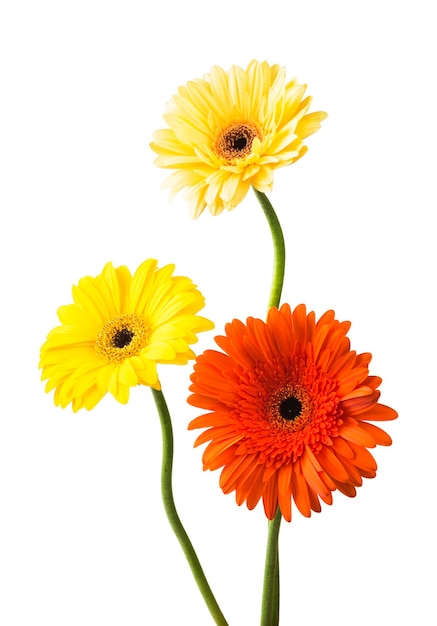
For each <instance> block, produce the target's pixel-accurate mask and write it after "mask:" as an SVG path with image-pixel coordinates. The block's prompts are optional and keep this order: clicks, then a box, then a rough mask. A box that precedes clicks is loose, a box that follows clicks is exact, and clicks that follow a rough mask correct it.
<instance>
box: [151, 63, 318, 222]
mask: <svg viewBox="0 0 437 626" xmlns="http://www.w3.org/2000/svg"><path fill="white" fill-rule="evenodd" d="M305 89H306V85H299V84H298V82H297V80H296V79H295V78H294V79H293V80H291V81H289V82H286V77H285V69H284V68H281V67H279V65H272V66H270V65H269V64H268V63H266V62H265V61H264V62H263V63H260V62H259V61H251V62H250V63H249V65H248V67H247V69H246V70H244V69H242V68H241V67H238V66H237V65H233V66H232V67H231V69H230V71H229V72H225V71H224V70H223V69H222V68H221V67H218V66H214V67H213V68H212V69H211V71H210V73H209V74H208V75H207V76H206V77H205V78H204V79H198V80H193V81H190V82H188V83H187V85H186V86H185V87H179V89H178V94H177V95H175V96H173V98H172V99H171V100H170V102H169V103H168V105H167V113H166V114H165V115H164V119H165V121H166V122H167V124H168V126H169V128H166V129H162V130H158V131H157V132H155V133H154V135H153V138H154V141H153V142H152V143H151V147H152V149H153V150H154V151H155V152H156V153H157V154H158V155H159V156H158V158H157V159H156V161H155V163H156V165H158V166H159V167H165V168H168V169H174V170H176V171H175V172H174V173H173V174H172V175H170V176H169V177H168V178H167V179H166V181H165V185H166V186H167V187H170V188H171V189H172V192H173V194H175V193H177V192H178V191H180V190H181V189H184V188H186V198H187V200H188V201H189V206H190V212H191V215H192V216H193V217H194V218H197V217H198V216H199V215H200V214H201V213H202V211H203V210H204V209H205V207H206V206H207V207H208V208H209V210H210V212H211V213H212V214H213V215H218V214H219V213H221V212H222V211H223V209H228V210H231V209H233V208H235V207H236V206H237V204H239V203H240V202H241V201H242V200H243V198H244V197H245V195H246V193H247V191H248V189H249V187H250V185H251V184H252V185H253V186H254V187H255V189H258V191H261V192H263V193H266V192H268V191H271V189H272V185H273V170H274V169H276V168H278V167H283V166H284V165H289V164H290V163H294V162H295V161H297V160H298V159H299V158H300V157H302V156H303V155H304V154H305V152H306V151H307V147H306V146H305V145H304V144H303V140H304V139H305V138H306V137H308V136H309V135H311V134H312V133H314V132H315V131H316V130H318V129H319V128H320V122H321V121H322V120H324V119H325V117H326V113H323V112H321V111H318V112H316V113H308V109H309V107H310V104H311V98H310V97H309V96H307V97H304V94H305Z"/></svg>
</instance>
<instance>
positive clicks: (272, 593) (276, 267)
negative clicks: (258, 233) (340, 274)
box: [253, 187, 285, 626]
mask: <svg viewBox="0 0 437 626" xmlns="http://www.w3.org/2000/svg"><path fill="white" fill-rule="evenodd" d="M253 190H254V192H255V195H256V197H257V199H258V202H259V203H260V205H261V208H262V210H263V211H264V215H265V216H266V218H267V222H268V224H269V227H270V232H271V233H272V239H273V276H272V286H271V288H270V296H269V303H268V309H270V308H271V307H272V306H274V307H278V308H279V303H280V301H281V294H282V287H283V284H284V275H285V242H284V235H283V234H282V228H281V224H280V223H279V220H278V218H277V215H276V213H275V210H274V209H273V206H272V204H271V202H270V200H269V199H268V198H267V196H266V195H265V194H264V193H262V192H261V191H258V190H257V189H255V187H253ZM268 309H267V310H268ZM281 519H282V514H281V511H280V509H279V507H278V510H277V511H276V515H275V518H274V519H273V520H271V521H269V529H268V538H267V550H266V562H265V567H264V587H263V599H262V609H261V626H278V624H279V548H278V539H279V528H280V526H281Z"/></svg>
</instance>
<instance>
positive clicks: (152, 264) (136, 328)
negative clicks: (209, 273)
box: [40, 259, 214, 411]
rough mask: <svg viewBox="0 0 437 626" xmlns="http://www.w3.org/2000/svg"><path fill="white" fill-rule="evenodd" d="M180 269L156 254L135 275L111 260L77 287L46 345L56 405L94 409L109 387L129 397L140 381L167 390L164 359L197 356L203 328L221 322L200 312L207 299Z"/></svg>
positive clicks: (45, 363)
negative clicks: (160, 367) (161, 368)
mask: <svg viewBox="0 0 437 626" xmlns="http://www.w3.org/2000/svg"><path fill="white" fill-rule="evenodd" d="M173 271H174V265H166V266H165V267H162V268H161V269H157V261H155V260H154V259H149V260H147V261H144V263H142V264H141V265H140V267H139V268H138V269H137V271H136V272H135V274H134V275H133V276H132V275H131V273H130V272H129V270H128V268H127V267H124V266H122V267H117V268H114V267H113V265H112V263H108V264H107V265H105V267H104V268H103V271H102V274H100V275H99V276H97V277H95V278H93V277H90V276H87V277H85V278H82V279H81V280H80V281H79V284H78V285H77V286H74V287H73V300H74V304H69V305H67V306H62V307H60V308H59V310H58V317H59V320H60V322H61V326H57V327H56V328H54V329H53V330H52V331H51V332H50V333H49V335H48V337H47V341H46V342H45V344H44V345H43V346H42V348H41V360H40V367H41V368H42V377H41V378H42V380H46V379H48V382H47V385H46V391H47V392H48V391H51V390H52V389H55V396H54V400H55V404H56V405H61V406H62V407H66V406H67V405H68V404H69V403H70V402H71V403H72V406H73V410H74V411H77V410H78V409H81V408H82V407H85V408H86V409H92V408H93V407H94V406H95V405H96V404H97V403H98V402H99V401H100V400H101V399H102V398H103V396H104V395H105V394H106V393H107V392H108V391H109V392H110V393H111V394H112V395H113V396H114V398H116V399H117V400H118V401H119V402H122V403H123V404H125V403H126V402H127V401H128V399H129V388H130V387H132V386H134V385H148V386H150V387H153V388H154V389H160V383H159V379H158V374H157V368H156V364H157V363H176V364H184V363H187V361H188V360H189V359H193V358H194V357H195V355H194V353H193V352H192V350H191V349H190V347H189V346H190V344H192V343H195V342H196V341H197V336H196V333H198V332H200V331H204V330H210V329H211V328H213V327H214V325H213V324H212V322H210V321H209V320H207V319H205V318H203V317H199V316H198V315H196V313H197V312H198V311H199V310H200V309H201V308H202V307H203V306H204V298H203V296H202V294H201V293H200V292H199V291H198V290H197V289H196V286H195V285H193V283H192V281H191V280H190V279H189V278H185V277H183V276H173Z"/></svg>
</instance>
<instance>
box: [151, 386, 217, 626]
mask: <svg viewBox="0 0 437 626" xmlns="http://www.w3.org/2000/svg"><path fill="white" fill-rule="evenodd" d="M152 394H153V398H154V400H155V404H156V408H157V409H158V414H159V419H160V421H161V430H162V466H161V493H162V501H163V503H164V509H165V512H166V514H167V518H168V521H169V522H170V526H171V527H172V529H173V532H174V534H175V535H176V537H177V539H178V541H179V543H180V545H181V547H182V550H183V552H184V554H185V558H186V559H187V561H188V564H189V566H190V568H191V572H192V574H193V576H194V579H195V581H196V583H197V586H198V588H199V591H200V593H201V594H202V596H203V599H204V600H205V603H206V605H207V607H208V609H209V612H210V613H211V616H212V618H213V619H214V621H215V623H216V624H218V625H219V626H228V623H227V621H226V620H225V618H224V616H223V613H222V612H221V610H220V607H219V605H218V604H217V601H216V599H215V597H214V595H213V593H212V591H211V588H210V586H209V584H208V581H207V580H206V577H205V574H204V573H203V569H202V566H201V565H200V562H199V559H198V558H197V554H196V552H195V550H194V548H193V544H192V543H191V541H190V538H189V537H188V535H187V533H186V531H185V528H184V527H183V525H182V522H181V520H180V518H179V515H178V512H177V510H176V506H175V503H174V498H173V488H172V470H173V428H172V424H171V418H170V413H169V410H168V407H167V403H166V401H165V398H164V395H163V393H162V391H157V390H156V389H152Z"/></svg>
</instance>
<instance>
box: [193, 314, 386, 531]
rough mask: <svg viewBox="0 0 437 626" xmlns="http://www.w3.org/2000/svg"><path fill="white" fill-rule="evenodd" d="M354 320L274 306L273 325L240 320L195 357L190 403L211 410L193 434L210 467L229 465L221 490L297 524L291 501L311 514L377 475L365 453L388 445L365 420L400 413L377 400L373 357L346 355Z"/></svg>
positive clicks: (352, 493)
mask: <svg viewBox="0 0 437 626" xmlns="http://www.w3.org/2000/svg"><path fill="white" fill-rule="evenodd" d="M349 328H350V323H349V322H341V323H340V322H338V321H337V320H336V319H335V317H334V312H333V311H328V312H327V313H325V314H324V315H323V316H322V317H321V318H320V319H319V320H318V321H316V320H315V315H314V313H313V312H311V313H308V314H307V312H306V309H305V306H304V305H300V306H298V307H297V308H296V309H295V310H294V311H291V309H290V306H289V305H288V304H284V305H283V306H282V307H281V308H280V309H279V310H278V309H276V308H272V309H270V311H269V313H268V317H267V322H266V323H265V322H263V321H262V320H260V319H254V318H248V320H247V324H246V325H245V324H243V323H242V322H240V321H239V320H234V321H233V322H232V323H231V324H228V325H227V326H226V335H225V336H221V337H217V338H216V342H217V344H218V345H219V347H220V348H222V350H223V351H224V353H223V352H218V351H216V350H207V351H206V352H204V354H202V355H201V356H199V357H198V358H197V360H196V364H195V367H194V373H193V374H192V377H191V379H192V383H193V384H192V385H191V387H190V389H191V391H192V392H193V395H191V396H190V397H189V400H188V401H189V403H190V404H192V405H193V406H196V407H200V408H202V409H207V410H208V411H209V412H208V413H206V414H204V415H201V416H200V417H197V418H196V419H194V420H193V421H192V422H191V423H190V425H189V428H190V429H195V428H207V430H206V431H204V432H203V433H202V434H201V435H200V436H199V437H198V438H197V440H196V444H195V445H199V444H203V443H206V442H209V443H208V445H207V447H206V449H205V451H204V454H203V465H204V469H210V470H215V469H218V468H220V467H223V470H222V472H221V476H220V486H221V488H222V490H223V491H224V493H230V492H231V491H235V492H236V500H237V503H238V504H239V505H240V504H242V503H243V502H244V501H246V503H247V506H248V508H249V509H253V508H254V507H255V506H256V504H257V503H258V501H259V500H260V499H261V498H262V500H263V504H264V510H265V513H266V515H267V517H268V518H269V519H273V517H274V516H275V513H276V510H277V508H278V506H279V507H280V509H281V512H282V515H283V517H284V518H285V519H286V520H287V521H291V503H292V499H293V500H294V502H295V504H296V506H297V508H298V509H299V511H300V512H301V513H302V514H303V515H305V516H307V517H309V516H310V515H311V510H313V511H320V510H321V506H320V500H322V501H323V502H326V503H327V504H331V503H332V492H333V491H335V490H336V489H338V490H339V491H341V492H342V493H344V494H345V495H347V496H355V494H356V490H355V488H356V487H358V486H359V485H361V483H362V477H366V478H373V477H374V476H375V475H376V463H375V460H374V458H373V457H372V455H371V454H370V453H369V451H368V450H367V448H374V447H375V446H376V445H377V444H380V445H386V446H387V445H390V444H391V439H390V437H389V436H388V435H387V433H385V432H384V431H383V430H381V429H380V428H378V426H375V425H373V424H369V422H375V421H376V422H379V421H383V420H392V419H395V418H396V417H397V413H396V412H395V411H394V410H393V409H391V408H389V407H387V406H384V405H382V404H379V403H378V399H379V395H380V392H379V391H378V387H379V385H380V383H381V379H380V378H379V377H377V376H369V370H368V365H369V363H370V360H371V355H370V354H368V353H367V354H359V355H357V354H356V353H355V352H354V351H351V350H350V343H349V339H348V338H347V336H346V334H347V332H348V330H349Z"/></svg>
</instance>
